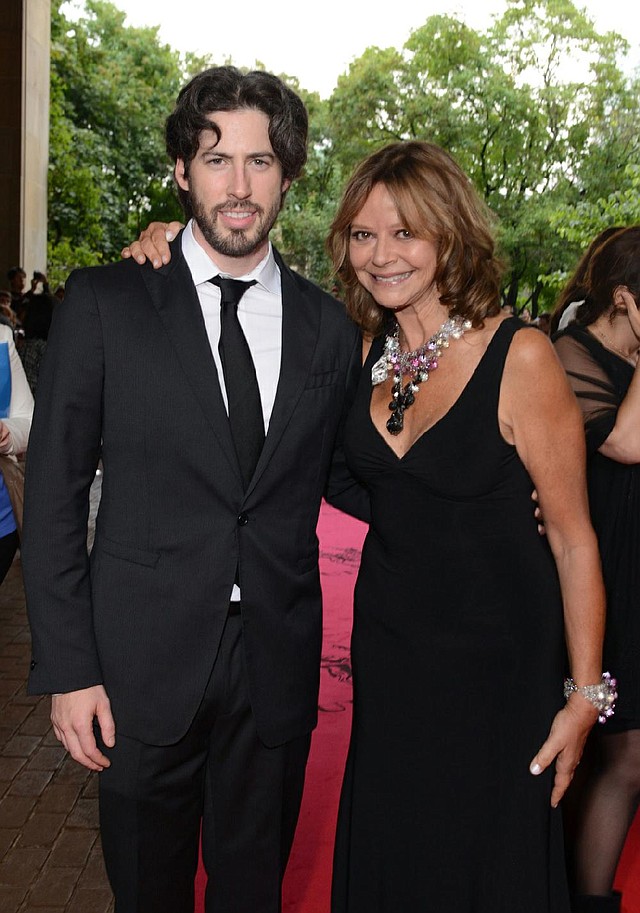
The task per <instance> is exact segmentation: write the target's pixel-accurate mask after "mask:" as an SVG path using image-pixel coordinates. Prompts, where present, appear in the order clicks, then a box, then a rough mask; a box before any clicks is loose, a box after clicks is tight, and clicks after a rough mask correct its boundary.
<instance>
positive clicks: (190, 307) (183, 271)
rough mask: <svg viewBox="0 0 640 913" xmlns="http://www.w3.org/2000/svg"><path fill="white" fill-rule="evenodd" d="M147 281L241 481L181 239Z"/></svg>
mask: <svg viewBox="0 0 640 913" xmlns="http://www.w3.org/2000/svg"><path fill="white" fill-rule="evenodd" d="M143 277H144V281H145V283H146V286H147V288H148V290H149V294H150V295H151V298H152V299H153V303H154V305H155V307H156V310H157V312H158V315H159V317H160V319H161V321H162V323H163V324H164V327H165V329H166V331H167V335H168V336H169V339H170V340H171V342H172V344H173V346H174V348H175V350H176V353H177V355H178V359H179V361H180V364H181V366H182V369H183V371H184V373H185V375H186V377H187V380H188V382H189V385H190V386H191V388H192V390H193V393H194V396H195V398H196V400H197V402H198V403H199V405H200V407H201V409H202V411H203V412H204V414H205V416H206V418H207V420H208V421H209V424H210V425H211V427H212V429H213V432H214V434H215V435H216V437H217V438H218V442H219V444H220V447H221V449H222V451H223V453H224V454H225V456H226V458H227V460H228V462H229V464H230V466H231V467H232V468H233V471H234V472H235V473H236V475H237V477H238V479H239V480H241V476H240V468H239V466H238V460H237V457H236V452H235V448H234V446H233V439H232V437H231V429H230V426H229V419H228V417H227V412H226V409H225V406H224V400H223V399H222V393H221V391H220V382H219V380H218V372H217V370H216V365H215V362H214V360H213V355H212V354H211V348H210V346H209V339H208V337H207V331H206V328H205V324H204V317H203V316H202V308H201V307H200V301H199V300H198V295H197V292H196V289H195V286H194V284H193V279H192V277H191V272H190V270H189V267H188V266H187V263H186V261H185V259H184V257H183V256H182V245H181V242H180V235H179V236H178V237H177V238H176V240H175V241H173V243H172V244H171V261H170V262H169V263H168V264H167V265H166V266H163V267H161V268H160V269H158V270H154V269H145V270H143Z"/></svg>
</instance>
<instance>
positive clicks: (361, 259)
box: [349, 184, 440, 311]
mask: <svg viewBox="0 0 640 913" xmlns="http://www.w3.org/2000/svg"><path fill="white" fill-rule="evenodd" d="M349 259H350V261H351V265H352V266H353V268H354V270H355V272H356V275H357V277H358V281H359V282H360V284H361V285H362V286H363V287H364V288H365V289H366V290H367V291H368V292H370V293H371V295H372V296H373V298H374V299H375V301H376V302H377V303H378V304H379V305H380V306H381V307H384V308H388V309H389V310H393V311H399V310H404V308H406V307H409V306H413V307H414V308H416V309H421V308H422V307H423V306H424V305H425V304H430V303H435V304H439V302H440V296H439V294H438V289H437V286H436V283H435V273H436V267H437V248H436V245H435V244H434V242H433V241H427V240H424V239H422V238H416V237H414V235H413V234H412V233H411V231H410V230H409V229H408V228H407V227H406V225H405V224H404V222H403V221H402V219H401V218H400V215H399V213H398V210H397V207H396V204H395V202H394V200H393V197H392V196H391V194H390V193H389V191H388V190H387V188H386V186H385V185H384V184H376V185H375V186H374V187H373V189H372V190H371V193H370V194H369V196H368V197H367V199H366V201H365V204H364V206H363V207H362V209H361V210H360V212H359V213H358V214H357V215H356V216H355V218H354V219H353V222H352V223H351V232H350V239H349Z"/></svg>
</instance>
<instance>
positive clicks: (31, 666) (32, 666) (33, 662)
mask: <svg viewBox="0 0 640 913" xmlns="http://www.w3.org/2000/svg"><path fill="white" fill-rule="evenodd" d="M37 665H38V664H37V663H36V661H35V659H32V660H31V663H30V666H29V668H30V669H31V671H32V672H33V670H34V669H35V667H36V666H37Z"/></svg>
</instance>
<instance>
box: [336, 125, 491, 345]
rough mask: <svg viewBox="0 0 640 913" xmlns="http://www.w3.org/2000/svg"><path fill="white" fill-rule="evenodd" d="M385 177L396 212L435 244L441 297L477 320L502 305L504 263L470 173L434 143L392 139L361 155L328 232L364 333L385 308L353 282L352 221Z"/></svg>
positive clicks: (379, 322)
mask: <svg viewBox="0 0 640 913" xmlns="http://www.w3.org/2000/svg"><path fill="white" fill-rule="evenodd" d="M377 184H384V186H385V187H386V189H387V190H388V191H389V193H390V194H391V197H392V198H393V201H394V202H395V204H396V207H397V209H398V214H399V216H400V218H401V220H402V221H403V222H404V224H405V225H406V227H407V229H408V230H409V231H410V232H411V233H412V234H413V235H415V236H416V237H417V238H423V239H425V240H428V241H432V242H434V243H435V244H436V245H437V249H438V252H437V266H436V274H435V282H436V286H437V288H438V292H439V295H440V301H441V302H442V304H444V305H446V306H447V307H448V308H449V312H450V314H451V315H454V314H458V315H460V316H461V317H463V318H465V319H468V320H470V321H471V322H472V324H473V326H476V327H477V326H481V325H482V322H483V320H484V318H485V317H490V316H492V315H494V314H497V313H499V311H500V297H499V296H500V281H501V278H502V274H503V266H502V263H501V262H500V260H499V259H498V258H497V256H496V253H495V240H494V237H493V232H492V229H491V217H490V214H489V211H488V209H487V208H486V206H485V204H484V203H483V201H482V200H481V199H480V197H479V196H478V194H477V193H476V191H475V189H474V188H473V186H472V184H471V181H470V180H469V178H468V177H467V176H466V175H465V174H464V172H463V171H462V170H461V169H460V167H459V166H458V165H457V163H456V162H455V161H454V160H453V159H452V158H451V156H450V155H449V154H448V153H447V152H445V151H444V150H443V149H441V148H440V147H439V146H435V145H434V144H433V143H425V142H418V141H410V142H399V143H392V144H391V145H389V146H385V147H384V148H383V149H379V150H378V151H377V152H374V153H372V154H371V155H369V156H367V158H366V159H364V161H363V162H361V163H360V164H359V165H358V166H357V168H356V170H355V172H354V174H353V176H352V178H351V180H350V181H349V183H348V184H347V187H346V189H345V191H344V193H343V195H342V200H341V201H340V205H339V207H338V211H337V213H336V216H335V218H334V220H333V223H332V225H331V229H330V231H329V236H328V238H327V250H328V252H329V256H330V257H331V259H332V261H333V266H334V270H335V273H336V275H337V276H339V277H340V279H341V280H342V282H343V284H344V288H345V298H346V307H347V311H348V312H349V315H350V316H351V318H352V319H353V320H354V321H355V322H356V323H357V324H358V325H359V326H360V327H361V328H362V330H363V331H364V332H365V333H366V334H368V335H372V336H375V335H378V334H379V333H380V332H381V330H382V329H383V326H384V324H385V321H386V319H387V312H386V311H385V309H384V308H382V307H381V306H380V305H379V304H377V303H376V301H375V299H374V298H373V296H372V295H371V294H370V293H369V292H368V291H366V290H365V289H364V288H363V287H362V286H361V285H360V283H359V282H358V279H357V276H356V273H355V270H354V269H353V267H352V266H351V262H350V260H349V242H350V234H351V224H352V222H353V220H354V219H355V217H356V216H357V214H358V213H359V212H360V210H361V209H362V207H363V206H364V204H365V201H366V199H367V197H368V196H369V194H370V193H371V191H372V189H373V188H374V186H376V185H377Z"/></svg>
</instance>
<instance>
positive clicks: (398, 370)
mask: <svg viewBox="0 0 640 913" xmlns="http://www.w3.org/2000/svg"><path fill="white" fill-rule="evenodd" d="M470 329H471V321H470V320H463V318H462V317H458V316H456V317H450V318H449V319H448V320H445V322H444V323H443V324H442V326H441V327H440V329H439V330H438V331H437V332H436V333H434V334H433V336H430V337H429V339H427V341H426V342H425V343H423V344H422V345H421V346H420V348H419V349H414V350H413V352H403V351H402V350H401V349H400V327H399V325H398V322H397V321H396V324H395V327H394V331H393V333H392V335H390V336H389V335H387V337H386V338H385V343H384V350H383V352H382V355H381V357H380V358H379V359H378V361H377V362H376V363H375V364H374V366H373V368H372V369H371V383H372V385H373V386H374V387H375V386H377V384H382V383H384V381H385V380H386V379H387V377H388V376H389V373H392V374H393V386H392V388H391V392H392V396H393V399H392V400H391V402H390V403H389V409H390V410H391V417H390V418H389V419H388V420H387V423H386V424H387V431H388V432H389V434H400V432H401V431H402V429H403V428H404V413H405V412H406V410H407V409H408V408H409V407H410V406H412V405H413V404H414V402H415V394H416V393H417V392H418V389H419V386H420V384H423V383H424V382H425V381H426V380H428V379H429V374H430V373H431V371H435V370H436V368H437V367H438V361H439V359H440V356H441V355H442V351H443V349H448V348H449V340H450V339H460V338H461V337H462V336H464V334H465V333H466V332H467V330H470ZM406 376H409V380H408V381H407V383H406V384H405V385H404V387H403V386H402V378H403V377H406Z"/></svg>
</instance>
